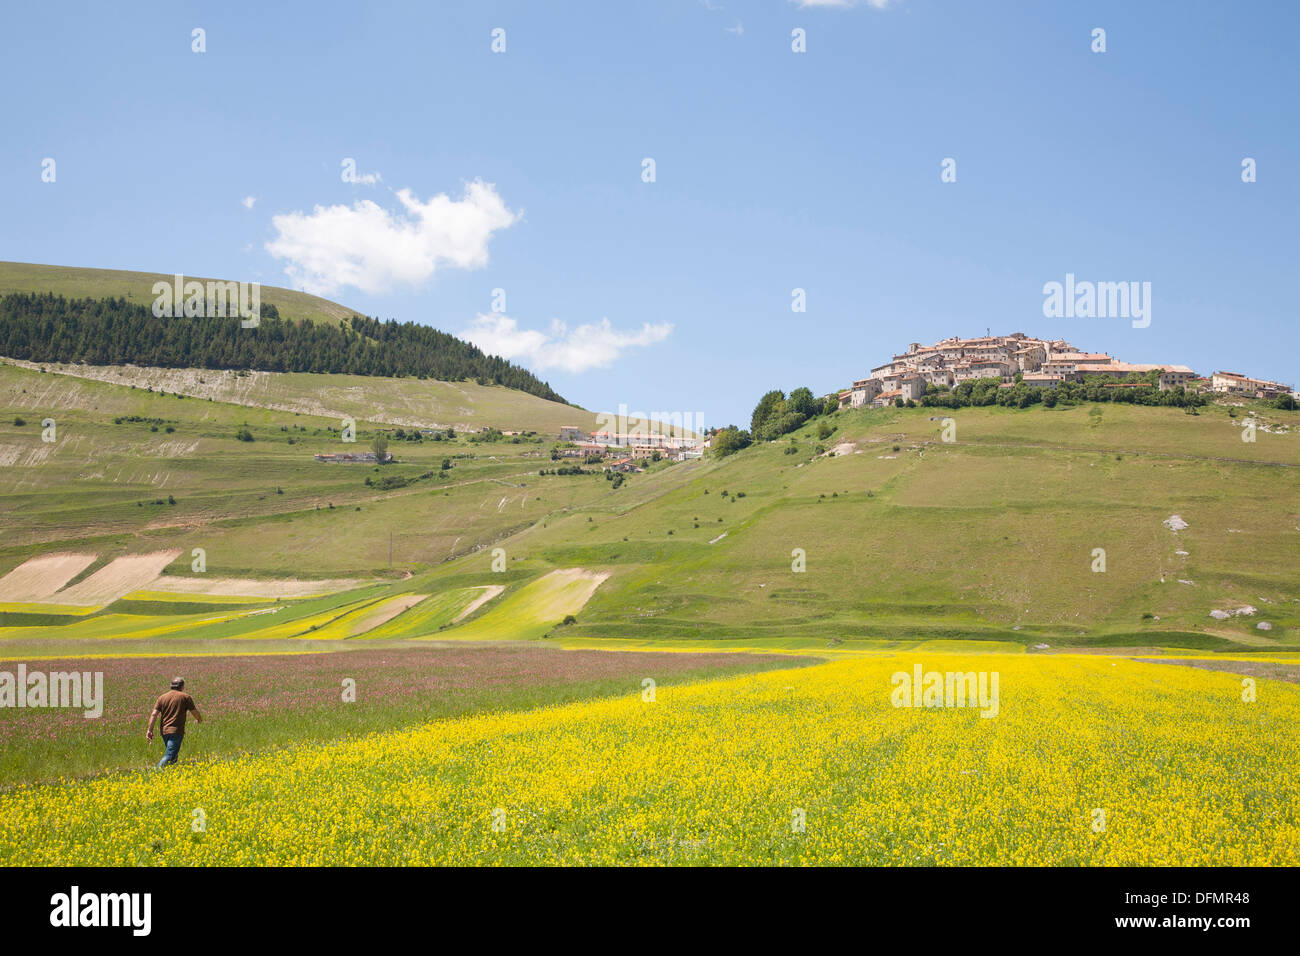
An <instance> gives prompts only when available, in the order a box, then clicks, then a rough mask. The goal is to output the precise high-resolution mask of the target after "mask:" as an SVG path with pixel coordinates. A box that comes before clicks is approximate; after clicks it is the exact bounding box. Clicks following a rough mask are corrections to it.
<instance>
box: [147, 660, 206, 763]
mask: <svg viewBox="0 0 1300 956" xmlns="http://www.w3.org/2000/svg"><path fill="white" fill-rule="evenodd" d="M191 710H192V711H194V719H195V720H197V721H198V722H199V723H203V715H202V714H200V713H199V709H198V708H197V707H195V706H194V698H193V697H191V696H190V695H189V694H187V693H185V680H184V678H181V677H177V678H174V679H173V680H172V683H171V690H169V691H168V692H167V693H165V694H163V695H162V696H161V697H159V698H158V700H157V701H156V702H155V703H154V705H153V713H152V714H150V715H149V726H148V727H146V728H145V732H144V739H145V740H153V722H154V720H156V719H158V718H159V717H161V718H162V721H161V726H160V728H159V729H160V730H162V736H163V742H164V743H165V744H166V745H167V750H166V752H165V753H164V754H163V758H162V760H159V761H158V769H159V770H161V769H162V768H163V767H165V766H167V765H168V764H170V763H175V762H176V757H177V756H178V755H179V754H180V752H181V741H182V740H183V739H184V738H185V715H186V713H187V712H189V711H191Z"/></svg>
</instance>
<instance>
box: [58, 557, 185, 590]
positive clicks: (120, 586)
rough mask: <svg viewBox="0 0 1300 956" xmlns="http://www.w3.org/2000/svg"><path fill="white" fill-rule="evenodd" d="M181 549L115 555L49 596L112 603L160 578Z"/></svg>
mask: <svg viewBox="0 0 1300 956" xmlns="http://www.w3.org/2000/svg"><path fill="white" fill-rule="evenodd" d="M180 553H181V552H180V550H179V549H177V550H172V551H154V552H151V553H149V554H132V555H127V556H125V557H121V558H114V559H113V560H112V561H110V562H109V563H108V564H107V565H105V566H104V567H102V568H100V569H99V570H98V571H96V572H95V573H94V574H92V575H90V577H88V578H86V579H84V580H82V581H78V582H77V583H76V584H74V585H72V586H71V587H69V588H65V589H64V590H62V591H59V592H58V593H57V594H54V595H52V596H51V597H50V598H49V600H50V602H51V603H53V604H110V603H112V602H113V601H116V600H117V599H118V598H120V597H122V596H123V595H125V594H129V593H131V592H132V591H137V590H139V589H140V588H142V587H144V586H145V585H147V584H149V583H150V582H151V581H153V580H154V579H156V578H157V577H158V575H159V574H161V573H162V569H163V568H165V567H167V565H169V564H171V563H172V562H173V561H175V560H176V558H178V557H179V556H180Z"/></svg>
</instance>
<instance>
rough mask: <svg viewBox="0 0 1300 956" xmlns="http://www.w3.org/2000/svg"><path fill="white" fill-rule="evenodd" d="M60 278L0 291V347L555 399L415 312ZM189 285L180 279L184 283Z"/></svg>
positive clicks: (21, 274)
mask: <svg viewBox="0 0 1300 956" xmlns="http://www.w3.org/2000/svg"><path fill="white" fill-rule="evenodd" d="M0 272H3V269H0ZM13 278H14V280H15V281H19V282H26V283H31V282H35V283H37V284H39V283H40V282H41V281H42V274H41V273H39V272H38V273H35V274H32V273H29V272H28V271H27V270H26V269H24V268H22V267H20V268H18V269H17V270H16V271H15V275H14V277H13ZM60 281H61V282H62V283H63V284H65V285H67V286H68V287H70V288H72V289H74V290H76V291H74V292H73V294H72V295H71V296H65V295H63V294H61V293H56V292H54V291H52V290H49V289H39V288H38V289H35V290H28V291H14V292H8V293H0V355H3V356H7V357H9V358H14V359H21V360H25V361H31V362H57V363H74V364H82V363H84V364H91V365H127V364H132V365H148V366H158V367H163V368H180V369H183V368H203V369H232V370H258V371H276V372H312V373H336V374H338V373H347V374H354V375H366V376H374V375H381V376H392V377H407V376H410V377H415V378H420V379H434V380H438V381H447V382H461V381H475V382H477V383H478V384H480V385H504V386H506V387H508V388H513V389H517V390H519V391H523V392H528V393H530V394H533V395H537V396H538V397H540V398H544V399H547V400H549V401H555V402H561V403H563V402H564V399H563V397H561V396H560V395H558V394H557V393H556V392H555V391H554V390H553V389H551V387H550V386H549V385H548V384H547V383H545V382H543V381H541V380H539V379H538V378H537V377H536V376H535V375H533V374H532V373H531V372H529V371H528V370H527V369H524V368H522V367H520V366H517V365H514V364H513V363H511V362H508V361H506V360H505V359H503V358H500V357H498V356H490V355H487V354H485V353H484V352H483V351H482V350H481V349H479V348H478V347H477V346H475V345H473V344H471V343H469V342H466V341H463V340H461V339H458V338H456V337H455V336H453V335H449V334H447V333H445V332H442V331H439V330H438V329H435V328H433V327H431V326H428V325H422V324H419V323H417V322H411V321H406V322H397V321H395V320H388V321H383V322H381V321H379V320H378V319H372V318H367V317H363V316H359V315H356V314H351V315H349V316H348V317H347V318H346V319H343V320H335V319H333V318H328V319H325V320H323V321H312V320H310V319H305V318H302V317H299V316H295V315H292V314H281V313H280V311H279V308H278V306H276V305H275V304H274V303H273V302H269V301H261V302H260V305H256V306H255V304H254V302H253V291H250V290H249V289H247V288H244V287H238V286H237V285H236V284H235V283H229V288H228V289H227V288H226V287H225V284H223V283H221V282H213V283H212V285H210V286H204V285H202V284H199V283H198V282H197V280H196V281H195V282H194V285H195V287H196V288H195V289H194V291H193V292H183V291H182V288H180V287H176V286H175V285H174V284H173V282H172V281H171V280H169V279H167V278H166V277H162V278H161V281H162V282H163V285H162V287H161V291H162V292H163V295H162V296H160V297H159V301H158V303H157V307H156V308H155V303H154V301H153V298H152V293H151V295H150V298H148V299H146V300H143V301H139V302H137V301H135V299H134V297H133V298H132V299H127V298H125V297H121V296H119V297H97V296H95V295H90V294H87V293H86V292H84V291H81V290H80V289H79V286H78V282H77V274H76V271H75V270H72V271H71V274H69V275H64V276H62V277H61V280H60ZM86 284H87V286H92V287H94V286H102V285H103V281H102V280H96V279H88V281H87V283H86ZM189 285H190V282H189V281H188V280H187V282H186V284H185V287H184V288H186V289H188V288H189ZM173 289H175V291H174V293H173ZM254 291H255V290H254ZM257 294H258V295H259V296H260V292H259V293H257ZM133 296H134V293H133ZM236 296H237V297H238V301H236ZM322 301H323V300H322ZM292 304H293V305H294V306H297V305H298V304H299V302H298V300H294V302H293V303H292ZM339 308H340V309H341V307H339ZM245 319H252V321H250V322H245V321H244V320H245Z"/></svg>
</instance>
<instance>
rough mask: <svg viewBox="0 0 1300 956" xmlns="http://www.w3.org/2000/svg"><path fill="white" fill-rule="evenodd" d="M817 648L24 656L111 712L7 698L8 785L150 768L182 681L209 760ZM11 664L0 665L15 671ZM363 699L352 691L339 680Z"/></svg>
mask: <svg viewBox="0 0 1300 956" xmlns="http://www.w3.org/2000/svg"><path fill="white" fill-rule="evenodd" d="M810 662H811V659H810V658H807V657H790V656H766V657H764V656H757V655H728V654H698V655H695V654H639V653H626V654H611V653H606V652H603V651H573V652H567V651H560V650H556V649H552V648H548V647H545V646H541V645H534V646H531V647H523V646H501V645H497V646H493V647H474V646H468V645H457V646H456V647H435V646H430V645H417V646H414V647H412V646H409V645H408V646H406V647H402V648H395V647H386V648H373V647H372V646H369V645H367V646H366V647H365V648H363V649H360V650H354V651H350V652H338V653H323V654H296V655H283V654H277V655H258V656H230V655H223V656H217V657H187V656H184V654H183V653H182V654H181V655H179V656H176V655H174V654H171V653H168V654H166V656H164V655H163V654H159V653H157V652H155V653H154V654H153V655H151V656H143V657H130V658H108V659H105V658H83V659H80V660H76V659H74V660H67V659H64V660H57V661H52V660H46V661H40V660H35V661H26V662H25V666H26V668H27V671H28V673H32V672H35V671H64V672H66V671H73V670H76V671H83V672H84V671H89V672H92V673H93V672H95V671H99V672H102V673H103V675H104V677H103V688H104V694H105V701H104V705H103V716H101V717H99V718H96V719H87V718H85V717H84V716H83V714H82V711H80V710H55V709H51V708H46V709H23V710H19V709H16V708H2V709H0V788H3V787H9V786H13V785H15V784H19V783H34V782H40V781H52V780H56V779H59V778H76V777H85V776H89V775H93V774H98V773H103V772H107V771H111V770H118V769H125V768H132V767H135V768H138V767H142V766H150V765H151V764H152V763H155V762H157V760H158V759H159V757H160V756H161V744H160V743H159V742H158V739H157V738H156V739H155V742H154V743H153V745H149V744H147V743H146V741H145V739H144V726H145V722H146V720H147V718H148V715H149V710H150V708H151V707H152V705H153V701H154V700H155V699H156V698H157V696H158V695H159V694H160V693H162V692H163V691H164V690H166V688H167V681H168V680H169V679H170V677H171V676H172V675H173V674H175V673H180V674H183V675H184V676H185V678H186V681H187V683H186V689H187V691H189V692H190V693H191V694H193V695H194V697H195V700H196V702H197V704H198V706H199V710H200V712H201V713H202V714H203V717H204V722H203V723H202V724H197V723H196V722H194V721H193V720H192V719H191V722H190V723H189V724H188V725H187V727H186V736H185V743H184V750H183V753H182V756H183V758H184V759H185V760H186V761H187V762H190V761H206V760H212V759H220V758H226V757H231V756H236V755H239V754H245V753H251V752H265V751H269V750H275V749H278V748H283V747H288V746H296V745H302V744H306V743H319V742H327V741H334V740H339V739H341V738H343V737H347V736H351V735H357V734H364V733H369V732H373V731H381V730H393V729H396V728H402V727H410V726H415V725H418V724H421V723H423V722H425V721H430V720H443V719H450V718H454V717H462V716H465V715H467V714H474V713H481V712H487V711H491V712H506V711H522V710H528V709H532V708H536V707H541V706H547V705H554V704H562V703H567V702H572V701H577V700H586V699H591V698H596V697H609V696H614V695H618V694H625V693H628V692H629V691H630V690H633V689H639V687H640V681H641V680H642V678H643V677H644V676H646V675H647V674H653V675H654V676H655V677H656V679H658V680H659V681H660V682H661V683H663V684H665V685H666V686H670V685H674V684H680V683H685V682H689V681H695V680H699V679H703V678H705V677H715V676H719V675H730V674H741V673H750V672H755V671H761V670H769V669H772V668H776V667H797V666H802V665H804V664H808V663H810ZM15 666H16V665H14V664H12V663H5V664H4V665H3V667H2V668H0V669H4V670H8V671H9V672H11V673H13V672H14V670H15ZM345 679H350V680H352V681H354V682H355V684H354V686H355V691H356V694H355V701H354V702H351V703H345V702H344V701H343V692H342V688H343V682H344V680H345Z"/></svg>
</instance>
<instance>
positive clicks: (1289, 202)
mask: <svg viewBox="0 0 1300 956" xmlns="http://www.w3.org/2000/svg"><path fill="white" fill-rule="evenodd" d="M268 6H269V5H260V4H259V5H255V4H243V3H220V4H218V3H175V2H170V3H155V4H150V3H139V4H129V5H125V6H124V7H116V8H110V7H109V6H108V5H105V4H90V3H87V4H65V3H57V2H56V3H49V4H26V5H22V7H20V8H11V9H9V10H7V11H6V14H5V29H4V30H3V33H2V34H0V97H2V98H3V107H4V108H3V113H2V115H3V116H4V126H5V130H4V137H3V141H2V142H0V184H2V185H0V259H17V260H22V261H30V262H48V263H57V264H63V265H79V266H95V267H102V268H121V269H140V270H147V271H158V272H167V273H171V272H183V273H187V274H190V275H218V276H222V277H227V278H238V279H245V280H257V281H261V282H263V283H264V284H268V285H292V286H295V287H303V286H304V285H306V286H307V287H308V288H309V289H311V290H313V291H321V292H322V293H323V294H327V295H329V296H330V297H331V298H335V299H337V300H339V301H341V302H344V303H346V304H347V305H349V306H352V307H354V308H356V309H358V310H360V311H363V312H365V313H367V314H370V315H378V316H380V317H382V318H397V319H401V320H413V321H418V322H423V323H428V324H431V325H434V326H436V327H438V328H441V329H444V330H446V331H449V332H452V333H456V334H462V333H466V332H469V333H471V334H473V335H475V336H477V339H476V340H479V341H481V342H487V343H490V344H492V345H494V346H497V347H498V350H502V351H508V352H510V353H511V354H512V356H513V358H514V360H515V361H518V362H520V363H521V364H524V365H528V366H530V367H533V368H534V369H535V370H536V371H537V372H538V373H539V374H540V375H541V376H542V377H543V378H545V379H546V380H548V381H549V382H550V383H551V384H552V386H554V387H555V388H556V389H557V390H558V391H559V392H560V393H561V394H563V395H565V396H566V397H567V398H569V399H570V400H571V401H574V402H577V403H580V404H582V405H584V406H585V407H587V408H591V409H593V410H597V411H600V410H612V409H616V408H617V406H618V405H619V404H620V403H625V404H627V405H628V406H629V407H630V408H631V409H634V410H648V411H678V412H687V413H694V412H700V413H703V415H704V420H705V421H706V422H707V423H710V424H725V423H727V422H732V421H734V422H737V423H745V422H747V421H748V417H749V412H750V410H751V409H752V407H753V405H754V404H755V402H756V401H757V399H758V397H759V396H760V395H761V394H762V393H763V392H764V391H766V390H767V389H769V388H773V387H780V388H784V389H787V390H788V389H791V388H794V387H796V386H799V385H808V386H809V387H811V388H812V389H813V390H814V391H815V392H817V393H823V392H827V391H830V390H832V389H835V388H838V387H842V386H845V385H847V384H848V382H849V381H851V380H852V379H854V378H858V377H862V376H863V375H865V374H866V372H867V370H868V369H869V368H870V367H871V366H873V365H878V364H880V363H881V362H884V361H885V360H886V359H887V358H888V357H889V356H890V355H891V354H893V353H894V352H896V351H901V350H903V349H905V348H906V346H907V343H909V342H912V341H921V342H928V341H932V340H934V339H938V338H943V337H946V336H949V335H954V334H961V335H968V334H969V335H974V334H982V333H983V332H984V330H985V329H986V328H990V329H992V330H993V331H994V332H995V333H998V332H1011V331H1017V330H1019V331H1024V332H1027V333H1029V334H1031V335H1043V336H1050V337H1058V336H1059V337H1063V338H1066V339H1069V340H1070V341H1072V342H1073V343H1074V344H1076V345H1078V346H1080V347H1082V348H1085V349H1088V350H1095V351H1110V352H1112V353H1113V354H1116V355H1118V356H1119V357H1120V358H1123V359H1126V360H1129V361H1135V362H1169V363H1182V364H1187V365H1190V366H1192V367H1193V368H1194V369H1196V370H1197V371H1198V372H1201V373H1203V374H1204V373H1208V372H1210V371H1213V370H1215V369H1219V368H1226V369H1230V370H1234V371H1239V372H1244V373H1246V374H1252V375H1258V376H1261V377H1266V378H1273V379H1280V380H1282V381H1285V382H1292V383H1297V384H1300V382H1297V379H1300V376H1297V375H1296V374H1295V363H1296V352H1297V344H1298V343H1297V339H1298V333H1297V331H1296V308H1295V293H1294V281H1295V276H1296V273H1297V260H1298V259H1300V256H1298V253H1300V240H1298V239H1297V229H1296V210H1297V209H1300V187H1298V185H1297V183H1298V181H1300V177H1298V173H1300V162H1298V160H1300V123H1298V122H1297V120H1298V119H1300V115H1298V114H1300V96H1298V95H1297V94H1300V58H1297V57H1295V55H1294V51H1293V49H1292V47H1293V44H1294V37H1295V35H1296V33H1297V27H1300V4H1293V3H1282V2H1277V3H1263V2H1258V3H1256V2H1244V3H1235V4H1229V3H1223V2H1213V3H1209V2H1205V3H1197V2H1166V3H1156V2H1149V3H1131V2H1114V3H1111V2H1096V3H1084V2H1079V3H1064V2H1062V3H1052V2H1029V0H1026V2H1019V3H1009V2H975V0H962V2H958V0H948V2H938V0H889V2H885V3H883V4H881V3H880V0H875V2H861V3H856V4H848V5H845V6H840V5H834V4H821V3H818V4H813V5H808V6H801V5H800V4H799V3H797V2H788V0H763V2H757V0H755V2H737V0H708V2H707V3H706V2H701V0H660V2H653V3H649V2H647V3H641V4H631V3H615V2H608V0H606V2H603V3H599V2H577V0H565V2H562V3H561V2H555V3H540V2H537V0H531V2H517V3H507V2H495V3H494V2H477V3H474V2H464V3H364V4H361V3H349V4H346V5H343V4H337V5H336V4H327V3H312V4H310V5H308V4H303V5H298V6H290V5H284V6H283V7H282V6H281V5H276V9H269V8H268ZM196 27H198V28H202V29H203V30H204V31H205V40H206V52H204V53H201V54H200V53H195V52H192V49H191V47H192V42H193V41H192V30H193V29H194V28H196ZM1098 27H1100V28H1103V29H1104V30H1105V31H1106V52H1104V53H1094V52H1092V50H1091V46H1092V44H1093V39H1092V31H1093V30H1094V28H1098ZM495 28H501V29H504V30H505V44H506V48H505V52H504V53H494V52H492V49H491V44H492V31H493V30H494V29H495ZM796 28H800V29H803V30H804V31H806V47H807V51H806V52H804V53H795V52H793V51H792V49H791V43H792V39H791V31H792V30H794V29H796ZM47 157H48V158H53V159H54V160H55V162H56V164H57V165H56V180H55V182H53V183H48V182H42V180H41V170H42V161H43V159H45V158H47ZM348 157H350V158H352V159H354V160H355V163H356V169H357V172H358V174H359V177H360V178H363V179H364V178H365V177H366V174H373V175H374V176H375V177H376V179H375V181H374V182H372V183H369V184H367V183H365V182H344V181H343V179H342V176H341V167H342V162H343V160H344V159H345V158H348ZM647 157H649V158H652V159H653V160H654V161H655V181H654V182H652V183H647V182H643V181H642V161H643V159H645V158H647ZM948 157H951V158H953V159H954V160H955V161H956V170H957V181H956V182H953V183H944V182H941V179H940V172H941V163H942V162H943V160H944V159H945V158H948ZM1246 157H1250V158H1253V159H1254V160H1255V161H1256V164H1257V166H1256V169H1257V181H1256V182H1253V183H1243V182H1242V177H1241V164H1242V161H1243V159H1244V158H1246ZM476 183H478V184H480V185H475V184H476ZM402 191H406V192H405V193H404V195H405V196H406V202H405V203H404V202H403V200H402V198H401V195H399V194H400V193H402ZM439 196H442V197H444V198H442V199H438V198H437V197H439ZM248 200H251V203H250V202H249V201H248ZM317 207H321V209H322V210H323V212H319V213H318V212H317V211H316V210H317ZM286 270H287V271H286ZM1066 273H1073V274H1075V275H1076V276H1077V277H1078V278H1079V279H1080V280H1085V279H1086V280H1093V281H1140V282H1150V283H1151V290H1152V292H1151V296H1152V303H1151V319H1152V321H1151V324H1150V326H1149V327H1148V328H1143V329H1137V328H1133V327H1132V325H1131V323H1130V322H1129V321H1128V320H1127V319H1123V318H1053V319H1048V318H1045V317H1044V316H1043V311H1042V307H1043V299H1044V296H1043V285H1044V283H1047V282H1050V281H1063V279H1064V277H1065V275H1066ZM795 288H802V289H804V290H805V292H806V298H807V311H806V312H803V313H795V312H792V310H791V296H792V290H793V289H795ZM494 289H504V290H505V292H506V300H505V308H504V311H503V312H493V311H492V309H493V304H494V303H493V298H492V296H493V290H494ZM497 304H498V305H499V304H500V303H499V302H498V303H497ZM606 323H607V324H606Z"/></svg>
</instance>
